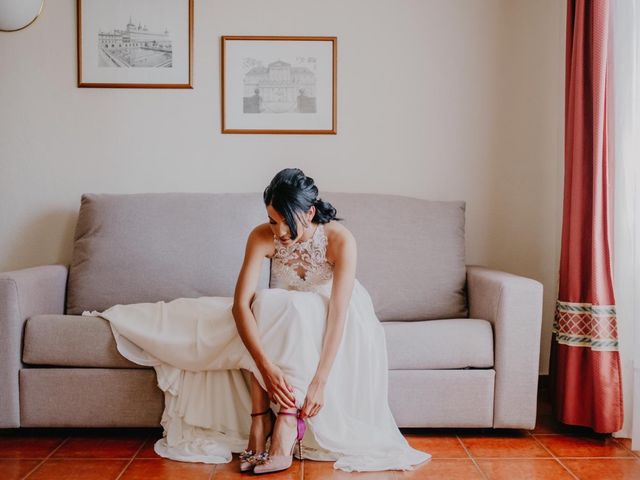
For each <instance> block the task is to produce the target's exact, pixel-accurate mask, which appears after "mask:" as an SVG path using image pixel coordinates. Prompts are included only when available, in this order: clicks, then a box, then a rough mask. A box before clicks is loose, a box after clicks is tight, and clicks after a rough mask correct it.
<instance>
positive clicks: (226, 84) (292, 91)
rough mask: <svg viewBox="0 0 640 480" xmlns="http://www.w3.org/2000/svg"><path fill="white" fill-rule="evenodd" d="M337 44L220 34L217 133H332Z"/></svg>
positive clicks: (322, 40) (325, 39) (317, 39)
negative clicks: (219, 129)
mask: <svg viewBox="0 0 640 480" xmlns="http://www.w3.org/2000/svg"><path fill="white" fill-rule="evenodd" d="M337 42H338V40H337V38H336V37H273V36H266V37H265V36H223V37H222V38H221V44H220V49H221V52H220V63H221V65H220V72H221V80H220V82H221V85H222V89H221V105H222V109H221V113H222V122H221V124H222V133H307V134H308V133H315V134H336V63H337V62H336V60H337V59H336V53H337Z"/></svg>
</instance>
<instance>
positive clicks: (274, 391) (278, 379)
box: [262, 364, 296, 408]
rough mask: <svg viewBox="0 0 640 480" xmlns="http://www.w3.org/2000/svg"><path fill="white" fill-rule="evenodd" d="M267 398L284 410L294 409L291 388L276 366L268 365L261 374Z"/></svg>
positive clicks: (294, 399)
mask: <svg viewBox="0 0 640 480" xmlns="http://www.w3.org/2000/svg"><path fill="white" fill-rule="evenodd" d="M262 378H263V379H264V383H265V387H267V393H268V394H269V398H270V399H271V400H272V401H274V402H277V403H279V404H280V405H281V406H283V407H285V408H296V403H295V402H296V398H295V396H294V395H293V387H292V386H291V384H290V383H289V381H288V380H287V377H286V376H285V374H284V372H283V371H282V370H281V369H280V367H278V366H277V365H274V364H271V365H268V366H267V367H266V368H265V369H264V370H263V372H262Z"/></svg>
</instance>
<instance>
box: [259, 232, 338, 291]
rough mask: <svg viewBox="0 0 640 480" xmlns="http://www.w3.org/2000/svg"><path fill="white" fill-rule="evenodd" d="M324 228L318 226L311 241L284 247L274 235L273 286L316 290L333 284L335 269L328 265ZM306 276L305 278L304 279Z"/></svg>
mask: <svg viewBox="0 0 640 480" xmlns="http://www.w3.org/2000/svg"><path fill="white" fill-rule="evenodd" d="M323 232H324V225H323V224H321V223H320V224H318V226H317V227H316V230H315V232H314V233H313V236H311V238H308V239H307V240H304V241H301V242H296V243H293V244H291V245H285V244H283V243H282V242H281V241H280V238H279V237H277V236H275V235H274V237H273V238H274V242H275V247H276V249H275V250H276V252H275V255H274V256H273V263H272V268H271V285H272V286H276V287H280V288H287V289H294V290H314V289H316V288H318V287H319V286H320V285H322V284H324V283H326V282H327V281H329V280H331V278H332V276H333V266H332V265H331V264H330V263H329V262H328V261H327V257H326V253H327V243H328V241H327V237H326V235H324V233H323ZM303 275H304V276H303Z"/></svg>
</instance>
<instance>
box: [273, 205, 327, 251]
mask: <svg viewBox="0 0 640 480" xmlns="http://www.w3.org/2000/svg"><path fill="white" fill-rule="evenodd" d="M315 213H316V207H314V206H313V205H312V206H311V207H310V208H309V211H308V212H307V213H305V214H304V215H303V216H302V218H303V219H304V220H305V222H306V225H305V223H303V222H301V221H300V219H296V229H297V231H298V236H297V237H296V238H294V239H293V240H292V239H291V230H290V229H289V225H287V222H286V221H285V219H284V216H282V215H281V214H280V212H278V211H277V210H276V209H275V208H273V207H272V206H271V204H269V205H267V215H268V216H269V224H270V225H271V231H272V232H273V234H274V235H275V236H276V237H278V238H279V239H280V241H281V242H282V243H283V244H285V245H290V244H292V243H296V242H297V241H299V240H301V239H304V237H306V236H308V235H306V232H307V230H308V229H309V228H311V220H312V219H313V216H314V215H315Z"/></svg>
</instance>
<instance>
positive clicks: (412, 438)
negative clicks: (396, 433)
mask: <svg viewBox="0 0 640 480" xmlns="http://www.w3.org/2000/svg"><path fill="white" fill-rule="evenodd" d="M404 437H405V438H406V439H407V442H409V445H411V446H412V447H413V448H416V449H418V450H421V451H423V452H427V453H430V454H431V456H432V457H433V458H468V457H469V455H467V452H466V451H465V449H464V447H463V446H462V444H461V443H460V440H458V437H457V436H456V435H452V434H424V435H416V434H405V435H404Z"/></svg>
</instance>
